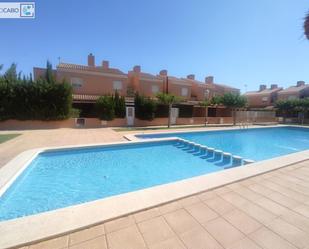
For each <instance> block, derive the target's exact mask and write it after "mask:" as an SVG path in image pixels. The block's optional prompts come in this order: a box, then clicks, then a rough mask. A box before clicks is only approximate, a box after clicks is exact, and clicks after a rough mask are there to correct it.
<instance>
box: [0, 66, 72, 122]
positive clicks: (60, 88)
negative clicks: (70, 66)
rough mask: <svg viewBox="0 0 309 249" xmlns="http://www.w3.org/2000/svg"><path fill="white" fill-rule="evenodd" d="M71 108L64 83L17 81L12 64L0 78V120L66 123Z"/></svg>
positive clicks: (69, 90)
mask: <svg viewBox="0 0 309 249" xmlns="http://www.w3.org/2000/svg"><path fill="white" fill-rule="evenodd" d="M12 67H13V69H12ZM71 106H72V88H71V86H70V85H69V84H67V83H65V82H62V83H57V82H48V81H47V80H46V79H45V78H42V79H39V80H37V81H32V79H31V77H30V78H28V79H26V78H25V77H24V78H23V79H21V77H20V75H17V74H16V66H15V71H14V64H13V65H12V66H11V68H10V69H9V70H8V71H7V72H6V73H5V74H4V75H1V76H0V120H7V119H18V120H60V119H66V118H69V116H70V113H71Z"/></svg>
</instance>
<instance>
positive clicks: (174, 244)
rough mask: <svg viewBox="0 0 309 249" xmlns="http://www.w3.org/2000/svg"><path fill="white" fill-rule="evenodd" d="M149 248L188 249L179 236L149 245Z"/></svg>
mask: <svg viewBox="0 0 309 249" xmlns="http://www.w3.org/2000/svg"><path fill="white" fill-rule="evenodd" d="M149 249H186V247H185V246H184V244H183V243H182V242H181V241H180V240H179V239H178V238H177V237H173V238H170V239H167V240H164V241H162V242H159V243H157V244H154V245H152V246H149Z"/></svg>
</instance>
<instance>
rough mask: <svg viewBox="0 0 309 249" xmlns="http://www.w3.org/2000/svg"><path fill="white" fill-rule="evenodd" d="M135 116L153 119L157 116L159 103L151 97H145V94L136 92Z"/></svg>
mask: <svg viewBox="0 0 309 249" xmlns="http://www.w3.org/2000/svg"><path fill="white" fill-rule="evenodd" d="M134 102H135V116H136V117H137V118H138V119H142V120H153V119H154V117H155V111H156V109H157V103H156V102H155V101H154V100H152V99H151V98H145V97H143V96H140V95H138V94H137V93H136V94H135V98H134Z"/></svg>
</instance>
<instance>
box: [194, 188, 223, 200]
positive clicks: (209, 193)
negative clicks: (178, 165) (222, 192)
mask: <svg viewBox="0 0 309 249" xmlns="http://www.w3.org/2000/svg"><path fill="white" fill-rule="evenodd" d="M217 196H218V195H217V194H216V192H214V191H213V190H210V191H206V192H204V193H201V194H198V195H197V197H198V198H200V199H201V200H202V201H205V200H209V199H212V198H215V197H217Z"/></svg>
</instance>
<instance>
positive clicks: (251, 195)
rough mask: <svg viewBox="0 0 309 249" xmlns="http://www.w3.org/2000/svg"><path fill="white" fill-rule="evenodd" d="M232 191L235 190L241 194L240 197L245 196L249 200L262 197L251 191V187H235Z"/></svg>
mask: <svg viewBox="0 0 309 249" xmlns="http://www.w3.org/2000/svg"><path fill="white" fill-rule="evenodd" d="M250 187H251V186H250ZM234 192H236V193H237V194H239V195H240V196H242V197H244V198H246V199H247V200H250V201H254V200H257V199H259V198H262V197H263V196H262V195H260V194H258V193H256V192H254V191H252V190H251V189H249V188H247V187H242V188H237V189H235V190H234Z"/></svg>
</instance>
